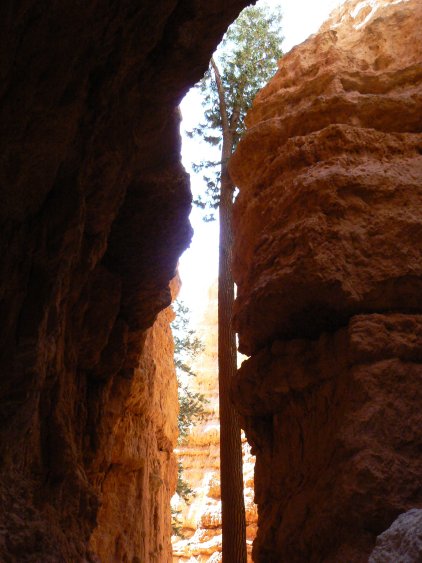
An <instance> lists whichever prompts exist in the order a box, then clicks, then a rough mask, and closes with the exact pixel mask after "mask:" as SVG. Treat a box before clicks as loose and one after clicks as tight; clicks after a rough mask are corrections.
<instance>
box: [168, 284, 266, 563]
mask: <svg viewBox="0 0 422 563" xmlns="http://www.w3.org/2000/svg"><path fill="white" fill-rule="evenodd" d="M217 312H218V311H217V283H215V284H214V285H213V286H212V287H211V288H210V290H209V298H208V302H207V306H206V309H205V312H204V315H203V318H202V320H201V322H200V324H199V325H198V328H197V334H198V336H199V337H200V338H201V341H202V342H203V344H204V347H205V348H204V350H203V352H202V353H201V354H200V355H199V356H198V357H197V358H196V360H195V361H194V363H193V366H192V367H193V371H194V373H195V374H196V377H195V378H192V379H191V380H190V381H189V386H190V388H192V390H193V391H199V392H200V393H203V394H204V395H205V398H206V399H207V400H208V403H206V404H205V416H204V418H203V419H202V420H201V421H200V422H198V424H196V425H195V426H194V427H193V428H192V430H191V432H190V434H189V436H188V437H187V440H186V442H185V443H184V444H183V445H181V446H179V447H178V448H177V450H176V452H177V457H178V459H180V461H181V462H182V464H183V478H184V479H185V480H186V481H187V483H188V484H189V486H190V487H191V488H192V489H193V490H194V496H193V497H192V500H191V502H190V503H189V504H188V505H187V504H186V503H184V502H183V501H182V500H180V499H177V495H175V497H176V498H175V499H173V500H174V502H175V507H176V508H177V509H178V510H180V511H181V522H182V526H183V527H182V530H181V531H182V534H183V536H184V538H183V539H181V538H178V537H177V536H174V537H173V562H174V563H182V562H187V561H188V562H189V563H194V562H198V563H217V562H219V561H221V560H222V555H221V549H222V538H221V499H220V495H221V492H220V436H219V431H220V425H219V418H218V415H219V410H218V375H217V374H218V356H217V347H218V332H217V331H218V325H217V322H218V321H217ZM254 465H255V459H254V457H253V456H252V455H251V452H250V446H249V444H248V443H247V442H246V439H244V441H243V478H244V497H245V509H246V524H247V528H246V537H247V542H248V561H251V551H252V540H253V539H254V538H255V535H256V524H257V520H258V515H257V509H256V505H255V503H254V500H253V499H254V490H253V472H254Z"/></svg>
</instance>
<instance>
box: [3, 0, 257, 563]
mask: <svg viewBox="0 0 422 563" xmlns="http://www.w3.org/2000/svg"><path fill="white" fill-rule="evenodd" d="M245 4H246V1H245V0H229V1H228V0H211V1H209V2H202V1H200V0H194V1H193V2H182V1H179V0H158V1H157V0H154V1H152V0H143V1H142V2H134V1H132V0H119V1H118V2H111V1H108V0H98V1H96V2H74V1H73V0H72V1H71V0H62V1H60V2H55V3H52V2H47V3H45V2H39V1H35V0H24V1H23V2H2V3H1V6H0V19H1V38H2V49H1V55H0V75H1V81H0V83H1V100H2V103H1V109H0V112H1V131H2V135H1V139H0V154H1V161H0V179H1V182H0V184H1V195H2V199H1V206H0V318H1V323H0V348H1V350H0V370H1V384H0V416H1V426H0V459H1V466H0V502H1V511H0V527H1V529H2V534H1V535H0V559H1V560H2V561H20V562H24V561H35V562H40V561H42V562H46V563H48V562H50V561H51V562H57V561H66V562H67V561H69V562H70V561H72V562H73V561H75V562H76V561H86V560H92V559H95V557H96V555H95V553H94V552H92V549H93V548H94V549H97V547H95V546H99V545H100V543H99V540H98V541H96V540H95V538H101V542H103V541H104V542H106V545H107V546H109V545H114V544H115V542H117V538H116V537H115V536H113V537H110V538H108V539H107V541H106V540H105V539H104V538H105V536H106V535H107V534H108V533H109V532H108V531H110V530H111V529H113V530H115V531H117V530H119V531H121V533H122V542H126V544H125V545H124V550H123V548H122V550H121V551H119V550H117V553H128V554H134V555H133V557H134V558H133V562H134V561H135V560H136V557H138V559H139V557H140V556H138V555H137V554H135V545H136V546H138V545H139V543H138V539H134V538H138V537H139V536H138V535H137V534H138V532H137V533H136V534H134V535H133V536H131V534H132V532H130V534H129V532H127V533H126V531H128V530H133V527H134V526H135V525H136V524H135V523H134V513H133V510H132V509H133V508H134V504H133V499H134V498H135V496H136V495H138V497H139V499H141V498H142V499H144V500H145V499H146V498H150V499H152V498H153V497H154V495H155V497H154V498H155V499H156V501H153V500H151V502H152V505H154V511H153V512H152V514H151V515H150V518H155V511H157V513H158V514H162V513H163V510H164V509H165V510H167V507H164V506H161V505H160V503H161V502H164V498H165V495H162V496H160V495H161V493H160V492H157V493H154V494H153V493H152V492H151V491H150V492H147V493H145V492H144V487H145V486H147V484H146V479H147V474H151V473H150V469H151V468H152V466H153V465H154V463H155V461H157V460H158V459H161V457H163V456H165V455H167V454H166V452H167V451H168V444H167V442H166V445H165V447H164V449H163V454H162V456H161V454H158V453H157V450H156V448H155V444H157V445H158V446H157V447H158V449H160V447H161V446H160V440H161V438H160V437H159V436H155V435H154V433H155V430H154V428H156V427H158V426H154V425H151V424H149V423H148V424H147V423H145V427H144V428H141V426H138V423H139V424H141V425H142V424H143V423H142V422H141V421H142V420H146V419H147V418H148V416H149V414H148V413H150V411H149V409H150V405H148V404H147V402H145V403H143V401H144V400H145V397H146V396H148V394H149V393H151V395H150V402H151V404H156V403H155V402H156V400H158V399H157V397H158V395H157V393H158V394H160V393H161V395H162V402H163V403H165V402H166V401H167V399H166V396H167V394H168V393H169V386H168V385H166V386H165V387H163V388H161V389H159V390H157V387H156V384H155V383H153V378H154V377H155V376H154V375H153V372H150V371H149V369H150V368H151V369H155V368H153V366H152V365H150V362H149V361H148V362H146V364H148V365H145V362H144V364H143V363H142V362H143V361H144V360H142V359H141V354H143V352H142V350H143V347H144V343H145V341H146V338H147V335H146V331H147V330H148V329H149V328H150V327H151V326H152V325H153V323H154V320H155V318H156V316H157V314H158V312H159V311H160V310H162V309H164V308H165V307H167V306H168V305H169V303H170V290H169V281H170V280H171V279H172V278H173V276H174V273H175V268H176V263H177V259H178V257H179V255H180V253H181V252H182V250H183V249H184V248H185V247H186V246H187V245H188V243H189V239H190V236H191V230H190V227H189V223H188V219H187V217H188V213H189V209H190V200H191V195H190V192H189V188H188V178H187V175H186V173H185V171H184V170H183V168H182V166H181V164H180V156H179V152H180V139H179V132H178V129H179V120H180V116H179V112H178V110H177V106H178V103H179V101H180V99H181V97H182V96H183V94H184V93H185V92H186V90H187V89H188V88H189V86H190V85H192V84H193V83H194V82H195V81H196V80H198V79H199V78H200V77H201V75H202V73H203V72H204V70H205V69H206V67H207V64H208V60H209V58H210V55H211V53H212V51H213V49H214V48H215V46H216V45H217V44H218V42H219V40H220V39H221V36H222V34H223V33H224V31H225V29H226V28H227V26H228V24H229V23H230V22H231V21H232V20H233V19H234V18H235V17H236V15H237V13H238V12H239V10H240V9H241V8H242V7H244V5H245ZM147 340H148V343H149V344H147V346H149V345H150V343H151V338H150V337H148V338H147ZM145 353H146V356H145V355H143V356H142V358H144V359H145V358H147V357H150V356H148V352H147V351H146V352H145ZM161 381H162V382H164V381H166V380H165V378H163V379H162V380H161ZM147 383H148V385H150V388H149V389H147V390H144V389H143V387H142V386H143V385H144V384H145V385H147ZM157 385H159V382H158V383H157ZM137 390H138V391H139V397H137V396H134V395H133V393H138V391H137ZM171 393H172V391H171V392H170V394H171ZM171 396H172V395H171ZM137 402H139V404H137ZM172 409H174V410H176V409H177V405H176V404H173V407H172ZM172 409H170V411H171V412H170V415H169V416H170V419H171V417H172V416H173V410H172ZM138 415H139V420H138ZM157 416H158V415H157ZM131 417H132V418H133V420H134V421H135V419H136V421H137V423H136V424H135V423H134V424H133V425H132V424H131V422H130V421H131ZM156 422H157V424H158V421H156ZM154 424H155V423H154ZM132 430H133V432H134V435H133V436H132V435H131V432H132ZM135 435H136V436H137V438H136V439H135ZM164 435H165V436H166V435H167V430H166V431H165V432H164ZM138 441H139V445H138V446H137V447H139V450H140V452H139V456H140V457H142V455H143V454H142V450H144V449H145V450H147V453H146V454H145V455H146V457H147V458H148V457H149V456H150V455H151V459H150V460H147V461H146V462H145V464H146V465H145V473H144V475H143V476H141V469H139V472H138V476H139V478H138V480H137V481H136V483H135V477H134V475H132V473H131V472H132V468H133V465H134V464H135V465H136V464H138V463H139V460H138V461H134V459H136V458H137V455H138V454H137V453H136V452H134V453H133V455H132V453H131V454H130V455H129V453H128V451H127V450H128V448H129V449H131V448H132V446H130V444H134V443H135V442H138ZM116 442H121V444H120V445H118V444H117V443H116ZM149 445H151V447H152V450H150V449H149ZM119 448H120V449H119ZM119 451H121V455H122V459H120V460H119V458H118V453H117V452H119ZM119 455H120V454H119ZM157 456H158V457H157ZM160 463H161V461H157V464H158V465H159V464H160ZM166 463H167V462H166ZM126 464H127V465H126ZM164 465H165V463H164V462H163V466H161V465H160V467H161V469H163V467H164ZM136 466H137V465H136ZM125 468H126V469H125ZM161 469H159V471H158V469H157V471H158V472H159V474H160V478H163V474H162V473H160V472H161ZM151 470H152V469H151ZM163 471H164V473H165V472H166V471H167V470H164V469H163ZM113 475H114V477H113ZM118 475H120V477H118ZM114 478H116V480H115V481H113V479H114ZM126 478H127V479H133V490H132V492H131V493H130V495H129V498H130V499H132V500H130V501H129V502H128V503H127V504H125V503H124V502H123V500H122V499H120V500H119V502H120V503H121V504H120V505H119V507H120V508H119V515H118V522H117V521H116V520H114V521H113V519H114V518H117V516H116V514H115V513H114V512H113V510H112V506H116V507H117V504H116V503H117V500H116V497H117V496H120V493H118V491H119V490H120V491H122V493H121V494H123V492H125V491H127V490H128V489H129V488H130V487H132V485H131V484H130V483H129V482H126V481H125V480H126ZM117 481H118V482H117ZM170 481H171V479H170V477H169V481H168V483H164V484H163V485H162V487H164V488H166V487H167V486H169V484H170ZM157 482H158V481H157ZM154 483H155V482H154ZM154 483H153V484H152V485H151V486H156V485H155V484H154ZM158 490H163V489H162V488H160V487H159V489H158ZM125 494H126V493H125ZM145 494H146V496H145ZM143 502H144V501H141V500H140V501H139V505H140V506H141V507H142V506H144V505H143V504H142V503H143ZM145 502H147V501H146V500H145ZM148 502H149V501H148ZM157 503H158V504H157ZM152 505H151V506H152ZM100 506H101V507H102V508H101V510H100V512H99V507H100ZM141 510H143V509H141ZM108 518H110V519H111V520H109V521H107V519H108ZM157 518H158V520H160V519H161V516H157ZM153 524H154V525H155V520H153V521H148V522H147V521H145V520H144V519H143V517H142V516H141V518H140V520H139V527H140V528H142V530H141V532H140V533H142V534H144V536H145V546H153V547H151V549H152V553H153V554H155V553H156V547H155V546H156V543H155V542H156V538H155V534H156V532H155V531H154V527H153ZM98 528H100V529H98ZM160 529H161V528H160ZM110 533H111V532H110ZM113 533H114V532H113ZM160 533H161V532H160ZM93 534H94V535H93ZM90 538H94V539H92V542H91V543H90ZM131 538H133V541H134V543H133V545H132V546H131V545H128V544H129V543H130V542H131V541H132V539H131ZM90 545H91V547H89V546H90ZM92 546H93V547H92ZM98 549H100V548H98ZM116 549H117V548H116ZM142 549H143V548H142ZM148 549H149V547H148ZM110 553H114V552H113V551H111V552H110ZM141 553H145V551H142V550H141ZM154 556H155V555H154ZM110 557H112V555H110ZM116 557H117V559H116V558H115V559H113V561H115V560H119V556H116ZM122 557H123V556H122ZM145 557H146V558H144V559H142V558H141V559H142V561H143V562H144V561H145V562H146V561H148V560H150V561H151V560H153V559H149V558H152V557H153V555H148V556H145ZM108 560H109V559H107V557H106V556H105V559H103V561H108ZM122 560H124V558H123V559H122Z"/></svg>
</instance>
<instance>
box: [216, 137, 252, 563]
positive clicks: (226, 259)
mask: <svg viewBox="0 0 422 563" xmlns="http://www.w3.org/2000/svg"><path fill="white" fill-rule="evenodd" d="M223 146H224V143H223ZM229 155H230V153H229ZM229 155H223V160H222V167H221V168H222V170H221V172H222V173H221V192H220V208H219V216H220V253H219V275H218V380H219V405H220V466H221V469H220V476H221V505H222V535H223V562H224V563H246V524H245V503H244V498H243V471H242V470H243V462H242V443H241V436H240V425H239V422H238V418H237V414H236V412H235V410H234V407H233V405H232V403H231V401H230V384H231V380H232V377H233V376H234V374H235V372H236V369H237V357H236V337H235V333H234V330H233V327H232V316H233V303H234V283H233V276H232V266H231V255H232V239H233V234H232V205H233V203H232V202H233V192H234V186H233V183H232V181H231V179H230V176H229V174H228V171H227V159H228V156H229Z"/></svg>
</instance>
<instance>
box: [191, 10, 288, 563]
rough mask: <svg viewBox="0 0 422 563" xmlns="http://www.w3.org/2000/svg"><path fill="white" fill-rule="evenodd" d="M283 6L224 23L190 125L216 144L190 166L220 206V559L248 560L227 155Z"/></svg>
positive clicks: (277, 34)
mask: <svg viewBox="0 0 422 563" xmlns="http://www.w3.org/2000/svg"><path fill="white" fill-rule="evenodd" d="M280 22H281V14H280V12H279V11H277V10H276V11H274V10H273V11H271V10H269V9H268V8H267V7H265V6H264V7H250V8H247V9H245V10H244V11H243V12H242V13H241V15H240V16H239V18H238V19H237V20H236V21H235V23H234V24H233V25H232V26H230V28H229V30H228V31H227V33H226V35H225V37H224V39H223V41H222V43H221V45H220V47H219V48H218V50H217V52H216V53H215V56H214V57H213V58H212V59H211V62H210V66H209V69H208V71H207V72H206V74H205V76H204V78H203V79H202V81H201V82H200V84H199V88H200V90H201V93H202V98H203V106H204V108H205V112H204V117H205V122H204V123H201V124H200V125H199V126H198V127H197V128H195V129H194V131H193V132H191V135H199V136H200V137H202V138H203V139H204V140H205V141H206V142H207V143H209V144H210V145H213V146H217V147H218V148H219V149H220V159H219V160H218V162H215V161H207V160H204V161H203V162H201V163H200V164H197V165H196V166H195V170H196V171H199V170H205V171H206V174H205V175H204V179H205V182H206V185H207V189H206V195H205V198H198V200H197V201H196V203H197V204H198V205H199V206H201V207H202V208H204V209H210V210H211V215H207V216H205V219H206V220H209V219H212V218H213V213H212V210H213V209H216V208H218V209H219V221H220V240H219V278H218V372H219V374H218V377H219V401H220V407H219V408H220V463H221V500H222V528H223V560H224V561H226V562H227V563H245V562H246V532H245V527H246V526H245V508H244V500H243V474H242V445H241V435H240V426H239V422H238V419H237V415H236V412H235V410H234V408H233V406H232V404H231V402H230V399H229V391H230V384H231V379H232V377H233V376H234V374H235V372H236V336H235V333H234V330H233V327H232V317H233V303H234V282H233V276H232V266H231V263H232V242H233V230H232V207H233V200H234V194H235V186H234V184H233V182H232V180H231V178H230V175H229V173H228V167H227V165H228V161H229V159H230V156H231V155H232V153H233V151H234V149H235V147H236V145H237V143H238V141H239V139H240V137H241V135H242V132H243V131H244V128H245V121H244V120H245V115H246V112H247V110H248V109H249V107H250V106H251V103H252V100H253V98H254V96H255V95H256V93H257V92H258V90H259V89H260V88H262V87H263V86H264V85H265V84H266V82H267V81H268V80H269V78H270V77H271V76H272V75H273V74H274V73H275V71H276V69H277V60H278V59H279V58H280V57H281V55H282V51H281V42H282V36H281V24H280Z"/></svg>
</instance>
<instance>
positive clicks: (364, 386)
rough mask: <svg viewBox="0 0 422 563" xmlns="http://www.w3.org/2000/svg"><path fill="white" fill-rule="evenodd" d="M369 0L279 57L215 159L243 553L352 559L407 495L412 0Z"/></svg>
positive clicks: (417, 254)
mask: <svg viewBox="0 0 422 563" xmlns="http://www.w3.org/2000/svg"><path fill="white" fill-rule="evenodd" d="M375 4H377V3H375V2H356V1H354V2H349V3H348V4H347V5H345V6H344V7H343V8H342V9H340V10H338V11H337V12H336V13H335V14H334V15H333V17H332V18H331V21H330V22H328V24H327V25H325V26H323V27H322V29H321V31H320V32H319V33H318V34H316V35H315V36H312V37H311V38H310V39H308V40H307V41H306V42H305V43H303V44H302V45H299V46H298V47H295V48H294V49H293V50H292V51H291V52H290V53H289V54H287V55H286V56H285V57H284V58H283V59H282V60H281V61H280V65H279V70H278V72H277V74H276V75H275V77H274V78H273V79H272V81H271V82H270V83H269V84H268V86H267V87H266V88H264V89H263V90H262V91H261V93H260V94H259V95H258V97H257V99H256V101H255V103H254V107H253V109H252V110H251V111H250V113H249V115H248V131H247V133H246V135H245V137H244V139H243V140H242V141H241V143H240V145H239V147H238V150H237V152H236V154H235V156H234V158H233V160H232V163H231V172H232V175H233V178H234V180H235V182H236V184H237V185H238V186H239V189H240V194H239V197H238V199H237V202H236V204H235V229H236V242H235V263H234V269H235V280H236V283H237V285H238V298H237V304H236V324H237V328H238V330H239V341H240V349H241V351H242V352H244V353H246V354H248V355H250V356H251V358H250V359H248V360H247V361H246V362H245V363H244V364H243V365H242V367H241V369H240V370H239V372H238V375H237V378H236V381H235V383H234V386H233V398H234V400H235V403H236V405H237V408H238V410H239V411H240V412H241V413H242V415H243V417H244V426H245V429H246V432H247V436H248V439H249V440H250V442H251V444H252V445H253V452H254V453H255V454H256V458H257V463H256V471H255V494H256V500H257V503H258V511H259V520H258V535H257V539H256V541H255V544H254V557H255V561H257V562H262V563H264V562H265V563H271V562H272V563H279V562H280V561H289V563H303V561H309V562H310V563H312V562H322V561H323V562H326V563H328V562H332V563H334V562H339V561H347V562H362V563H363V562H366V561H367V559H368V556H369V554H370V552H371V550H372V548H373V546H374V543H375V538H376V536H377V535H378V534H380V533H381V532H382V531H383V530H385V529H386V528H387V527H388V526H389V525H390V524H391V523H392V522H393V520H394V519H395V518H396V517H397V516H398V514H400V513H401V512H404V511H406V510H408V509H410V508H413V507H420V506H421V505H422V497H421V489H420V478H421V475H422V460H421V456H420V451H421V444H422V443H421V432H420V429H421V427H422V415H421V409H420V404H421V398H422V397H421V379H422V366H421V363H422V334H421V323H422V315H421V313H422V301H421V295H422V134H421V132H422V34H421V29H422V5H421V3H420V2H418V1H415V0H410V1H406V2H388V1H382V2H379V3H378V4H379V5H378V8H377V9H375V8H374V6H375Z"/></svg>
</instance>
